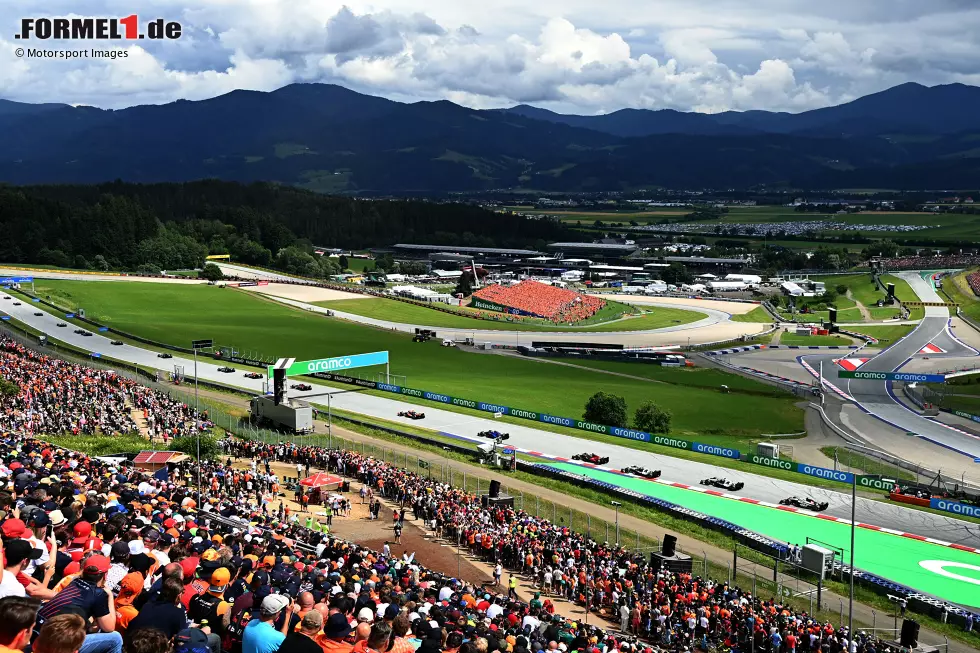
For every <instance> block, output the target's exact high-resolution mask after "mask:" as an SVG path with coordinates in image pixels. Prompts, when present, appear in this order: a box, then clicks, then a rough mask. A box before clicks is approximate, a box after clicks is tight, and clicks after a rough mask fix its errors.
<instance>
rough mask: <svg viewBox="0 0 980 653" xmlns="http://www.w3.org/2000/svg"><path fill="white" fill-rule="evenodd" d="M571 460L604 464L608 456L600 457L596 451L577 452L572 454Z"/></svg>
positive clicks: (607, 460)
mask: <svg viewBox="0 0 980 653" xmlns="http://www.w3.org/2000/svg"><path fill="white" fill-rule="evenodd" d="M572 460H581V461H582V462H583V463H591V464H593V465H605V464H606V463H608V462H609V456H606V457H605V458H600V457H599V454H597V453H577V454H575V455H574V456H572Z"/></svg>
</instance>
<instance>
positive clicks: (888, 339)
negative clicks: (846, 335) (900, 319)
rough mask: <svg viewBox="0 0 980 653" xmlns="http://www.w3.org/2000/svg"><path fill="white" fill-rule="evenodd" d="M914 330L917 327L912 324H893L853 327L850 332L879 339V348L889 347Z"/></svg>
mask: <svg viewBox="0 0 980 653" xmlns="http://www.w3.org/2000/svg"><path fill="white" fill-rule="evenodd" d="M914 329H915V325H912V324H893V325H890V326H860V327H852V328H850V329H848V331H853V332H855V333H863V334H864V335H866V336H871V337H872V338H877V339H878V346H883V347H888V346H891V345H893V344H895V343H896V342H898V341H899V340H901V339H902V338H904V337H905V336H907V335H908V334H910V333H912V331H913V330H914Z"/></svg>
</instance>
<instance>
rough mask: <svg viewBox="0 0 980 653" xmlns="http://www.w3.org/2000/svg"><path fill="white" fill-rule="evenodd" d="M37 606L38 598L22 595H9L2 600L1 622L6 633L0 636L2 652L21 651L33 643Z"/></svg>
mask: <svg viewBox="0 0 980 653" xmlns="http://www.w3.org/2000/svg"><path fill="white" fill-rule="evenodd" d="M37 606H38V603H37V600H36V599H30V598H27V597H22V596H7V597H4V598H3V600H0V623H2V624H3V634H4V635H5V636H4V637H2V638H0V653H20V652H21V651H22V650H23V649H24V647H25V646H27V645H28V644H30V643H31V631H32V630H33V628H34V621H35V620H36V619H37Z"/></svg>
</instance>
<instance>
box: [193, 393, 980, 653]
mask: <svg viewBox="0 0 980 653" xmlns="http://www.w3.org/2000/svg"><path fill="white" fill-rule="evenodd" d="M200 393H201V395H202V396H209V397H212V398H214V399H215V400H217V401H221V402H223V403H226V404H231V405H234V406H241V407H243V408H247V406H248V401H247V399H245V398H243V397H236V396H232V395H227V394H224V393H219V392H214V391H210V390H204V389H201V390H200ZM315 432H316V433H323V434H325V433H326V432H327V427H326V425H325V424H324V423H323V422H319V421H318V422H316V425H315ZM333 432H334V433H335V434H337V435H338V436H340V437H343V438H346V439H348V440H351V441H354V442H365V443H369V444H374V445H378V444H380V445H382V446H383V447H384V448H386V449H388V450H389V451H393V452H396V453H398V454H400V455H407V456H410V457H415V456H418V454H419V450H418V449H417V448H415V447H413V446H411V445H403V444H398V443H394V442H389V441H386V440H377V439H375V438H372V437H369V436H366V435H363V434H360V433H357V432H355V431H350V430H348V429H345V428H342V427H338V426H334V427H333ZM813 444H814V445H817V442H814V443H813ZM818 446H819V445H817V446H816V447H814V448H815V449H816V448H818ZM821 456H822V454H821ZM452 468H453V469H454V471H456V472H465V473H466V474H467V475H469V476H470V477H471V478H474V477H476V478H481V479H484V480H486V481H489V480H491V479H494V478H496V476H495V474H494V473H493V470H490V469H487V468H485V467H481V466H478V465H473V464H467V463H464V462H460V461H456V460H454V461H452ZM292 472H293V474H294V473H295V467H292ZM290 476H292V474H290ZM506 481H507V483H506V484H507V486H508V488H510V489H511V490H519V491H521V492H523V493H524V494H525V495H527V496H528V497H534V496H537V497H540V498H542V499H545V500H548V501H552V502H554V503H556V504H557V505H563V506H568V507H570V508H572V509H573V510H577V511H580V512H583V513H585V514H589V515H591V516H593V517H595V518H597V519H602V520H604V521H606V522H607V523H614V522H615V520H616V518H617V512H616V511H615V510H614V509H613V508H611V507H609V506H605V505H599V504H595V503H592V502H590V501H586V500H584V499H581V498H578V497H575V496H571V495H568V494H566V493H564V492H560V491H558V490H552V489H549V488H546V487H541V486H539V485H535V484H533V483H528V482H526V481H522V480H519V479H514V478H508V479H506ZM488 484H489V483H488ZM618 519H619V525H620V528H621V529H622V530H626V531H636V532H638V533H639V534H640V535H642V536H645V537H648V538H656V539H657V540H661V539H662V538H663V536H664V535H665V534H669V535H673V536H674V537H676V538H677V548H678V549H679V550H682V551H684V552H685V553H687V554H688V555H690V556H691V557H693V558H695V559H699V558H707V559H708V560H709V561H711V562H713V563H715V564H718V565H722V566H726V565H730V564H731V562H732V552H731V551H729V550H727V549H723V548H720V547H717V546H713V545H711V544H707V543H705V542H701V541H700V540H697V539H695V538H693V537H691V536H690V535H687V534H686V533H683V532H679V531H670V530H666V529H664V528H663V527H661V526H657V525H655V524H652V523H650V522H648V521H645V520H643V519H640V518H638V517H634V516H632V515H628V514H623V513H618ZM338 532H339V531H338ZM804 539H805V538H803V537H802V535H801V542H799V544H802V543H803V541H804ZM382 544H383V542H382ZM471 562H472V561H471ZM740 564H741V565H742V567H740V569H742V568H743V567H744V564H745V563H744V561H741V562H740ZM766 573H770V574H771V570H769V571H767V572H766ZM488 575H489V574H488ZM760 575H762V572H760ZM504 577H505V578H507V574H506V573H505V576H504ZM780 577H781V578H782V579H783V581H784V582H785V583H786V584H787V586H789V585H790V584H791V579H790V578H789V577H782V575H780ZM527 584H528V583H527V581H526V580H522V582H521V588H522V589H523V588H525V587H526V586H527ZM525 591H526V590H525ZM823 597H824V602H825V603H824V605H825V607H829V609H836V607H837V606H838V605H841V606H843V610H844V612H845V617H846V607H847V597H846V596H840V595H837V594H834V593H833V592H829V591H827V590H824V592H823ZM552 600H554V598H552ZM572 610H574V608H572ZM873 613H874V611H873V610H872V608H871V607H870V606H867V605H864V604H862V603H855V604H854V619H855V623H859V624H861V625H862V626H864V627H867V626H870V625H871V624H872V622H873V620H874V619H875V616H874V614H873ZM573 614H574V613H573ZM580 614H581V613H580ZM879 616H880V615H879ZM921 633H922V634H921V639H922V640H923V641H927V642H942V641H943V637H942V636H941V635H939V634H937V633H935V632H932V631H929V630H927V629H926V628H922V631H921ZM975 650H976V649H974V648H972V647H970V646H969V645H967V644H964V643H962V642H959V641H955V640H954V641H950V643H949V651H950V652H952V653H967V652H970V651H973V652H975Z"/></svg>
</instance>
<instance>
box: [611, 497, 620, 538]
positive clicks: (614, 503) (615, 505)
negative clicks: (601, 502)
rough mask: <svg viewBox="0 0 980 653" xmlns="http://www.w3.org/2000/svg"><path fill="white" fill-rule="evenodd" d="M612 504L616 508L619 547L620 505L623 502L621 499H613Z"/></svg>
mask: <svg viewBox="0 0 980 653" xmlns="http://www.w3.org/2000/svg"><path fill="white" fill-rule="evenodd" d="M610 503H612V505H613V506H614V507H615V508H616V547H617V548H618V547H619V507H620V506H621V505H623V504H621V503H620V502H619V501H611V502H610Z"/></svg>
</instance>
